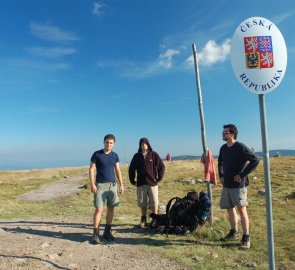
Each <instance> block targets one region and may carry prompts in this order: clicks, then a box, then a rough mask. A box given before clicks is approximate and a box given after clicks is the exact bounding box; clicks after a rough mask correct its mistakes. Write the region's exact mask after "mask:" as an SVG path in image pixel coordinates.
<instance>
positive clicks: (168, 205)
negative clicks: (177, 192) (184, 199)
mask: <svg viewBox="0 0 295 270" xmlns="http://www.w3.org/2000/svg"><path fill="white" fill-rule="evenodd" d="M179 199H180V198H179V197H174V198H172V199H171V200H170V201H169V202H168V203H167V206H166V214H167V215H168V213H169V210H170V208H171V204H172V201H173V200H175V202H177V201H178V200H179Z"/></svg>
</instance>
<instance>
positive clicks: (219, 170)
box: [217, 150, 224, 185]
mask: <svg viewBox="0 0 295 270" xmlns="http://www.w3.org/2000/svg"><path fill="white" fill-rule="evenodd" d="M222 165H223V161H222V155H221V150H220V151H219V156H218V165H217V166H218V176H219V181H220V183H221V184H222V185H223V183H224V176H223V167H222Z"/></svg>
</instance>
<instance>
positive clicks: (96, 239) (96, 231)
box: [93, 229, 100, 244]
mask: <svg viewBox="0 0 295 270" xmlns="http://www.w3.org/2000/svg"><path fill="white" fill-rule="evenodd" d="M93 243H94V244H99V243H100V241H99V229H94V230H93Z"/></svg>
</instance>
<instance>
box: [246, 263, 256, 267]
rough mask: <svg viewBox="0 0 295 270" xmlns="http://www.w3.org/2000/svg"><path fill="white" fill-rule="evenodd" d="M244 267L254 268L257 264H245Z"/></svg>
mask: <svg viewBox="0 0 295 270" xmlns="http://www.w3.org/2000/svg"><path fill="white" fill-rule="evenodd" d="M245 267H247V268H256V267H257V264H256V263H255V262H246V263H245Z"/></svg>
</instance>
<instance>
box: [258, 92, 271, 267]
mask: <svg viewBox="0 0 295 270" xmlns="http://www.w3.org/2000/svg"><path fill="white" fill-rule="evenodd" d="M258 96H259V109H260V121H261V137H262V150H263V166H264V184H265V194H266V216H267V240H268V263H269V269H270V270H274V269H275V255H274V236H273V222H272V220H273V219H272V198H271V182H270V165H269V150H268V138H267V122H266V110H265V98H264V94H259V95H258Z"/></svg>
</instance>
